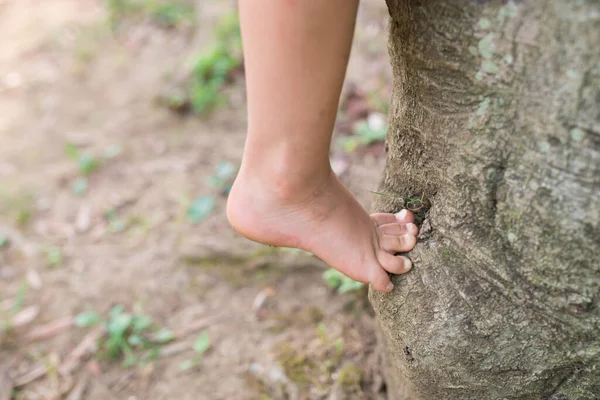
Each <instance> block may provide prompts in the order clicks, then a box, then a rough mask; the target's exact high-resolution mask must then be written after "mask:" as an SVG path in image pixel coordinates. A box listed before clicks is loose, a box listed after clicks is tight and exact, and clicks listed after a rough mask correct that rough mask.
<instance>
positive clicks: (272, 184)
mask: <svg viewBox="0 0 600 400" xmlns="http://www.w3.org/2000/svg"><path fill="white" fill-rule="evenodd" d="M285 181H286V178H285V177H282V179H281V180H277V179H276V178H274V179H269V180H264V179H262V180H261V179H258V178H257V177H256V176H255V175H252V174H247V173H244V171H243V170H242V171H241V172H240V175H239V176H238V179H237V180H236V182H235V184H234V186H233V188H232V191H231V194H230V196H229V201H228V204H227V215H228V218H229V221H230V222H231V225H232V226H233V227H234V228H235V229H236V230H237V231H238V232H239V233H241V234H242V235H244V236H246V237H247V238H249V239H251V240H254V241H256V242H260V243H264V244H268V245H273V246H284V247H296V248H300V249H303V250H306V251H309V252H311V253H313V254H315V255H316V256H318V257H319V258H321V259H322V260H323V261H325V262H326V263H328V264H329V265H330V266H332V267H334V268H336V269H337V270H339V271H341V272H343V273H344V274H346V275H347V276H349V277H350V278H352V279H355V280H357V281H360V282H365V283H371V285H372V286H373V288H374V289H375V290H378V291H380V292H389V291H391V290H392V289H393V287H394V286H393V284H392V283H391V281H390V278H389V276H388V272H390V273H393V274H402V273H405V272H407V271H408V270H409V269H410V267H411V262H410V260H409V259H408V258H406V257H402V256H394V254H395V253H398V252H406V251H409V250H411V249H412V248H413V247H414V245H415V243H416V235H417V234H418V229H417V227H416V225H415V224H414V223H413V222H414V216H413V215H412V213H411V212H410V211H406V210H403V211H401V212H400V213H398V214H395V215H394V214H373V215H371V216H369V215H368V214H367V212H366V211H365V210H364V209H363V208H362V206H361V205H360V204H359V203H358V202H357V201H356V199H355V198H354V196H352V194H351V193H350V192H349V191H348V190H347V189H346V188H345V187H344V186H343V185H342V183H341V182H340V181H339V180H338V178H337V177H336V176H335V174H334V173H332V172H331V171H329V172H327V173H325V174H324V175H323V177H322V178H320V179H316V180H312V182H313V183H312V184H309V185H306V184H303V185H301V186H296V188H294V187H292V186H293V185H291V184H290V185H288V184H286V183H285ZM281 182H284V183H281Z"/></svg>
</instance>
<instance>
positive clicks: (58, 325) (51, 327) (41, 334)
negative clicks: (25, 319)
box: [25, 316, 73, 342]
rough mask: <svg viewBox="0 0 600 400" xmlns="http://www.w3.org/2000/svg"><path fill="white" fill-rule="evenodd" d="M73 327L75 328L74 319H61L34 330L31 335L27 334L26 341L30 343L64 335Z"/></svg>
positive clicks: (69, 317)
mask: <svg viewBox="0 0 600 400" xmlns="http://www.w3.org/2000/svg"><path fill="white" fill-rule="evenodd" d="M71 326H73V317H71V316H68V317H64V318H60V319H57V320H56V321H52V322H50V323H48V324H46V325H42V326H38V327H37V328H34V329H32V330H31V331H30V332H29V333H27V335H25V340H27V341H28V342H35V341H38V340H46V339H49V338H51V337H52V336H56V335H58V334H59V333H62V332H63V331H65V330H67V329H68V328H70V327H71Z"/></svg>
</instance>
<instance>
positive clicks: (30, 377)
mask: <svg viewBox="0 0 600 400" xmlns="http://www.w3.org/2000/svg"><path fill="white" fill-rule="evenodd" d="M46 373H48V368H46V367H45V366H44V365H37V366H36V367H34V368H33V369H32V370H30V371H29V372H26V373H25V374H23V375H21V376H19V377H17V378H15V379H14V380H13V384H14V386H15V387H17V388H18V387H21V386H25V385H27V384H28V383H30V382H33V381H35V380H36V379H39V378H41V377H43V376H44V375H46Z"/></svg>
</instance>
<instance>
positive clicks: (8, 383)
mask: <svg viewBox="0 0 600 400" xmlns="http://www.w3.org/2000/svg"><path fill="white" fill-rule="evenodd" d="M12 391H13V382H12V379H10V376H9V375H8V371H6V370H5V369H4V368H3V367H0V400H10V398H11V397H12Z"/></svg>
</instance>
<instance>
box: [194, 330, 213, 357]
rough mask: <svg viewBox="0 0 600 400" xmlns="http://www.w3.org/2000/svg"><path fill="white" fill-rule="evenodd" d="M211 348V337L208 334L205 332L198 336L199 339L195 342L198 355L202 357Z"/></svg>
mask: <svg viewBox="0 0 600 400" xmlns="http://www.w3.org/2000/svg"><path fill="white" fill-rule="evenodd" d="M209 347H210V337H209V336H208V332H207V331H204V332H202V333H201V334H200V336H198V338H197V339H196V340H195V341H194V351H195V352H196V354H197V355H202V354H204V353H205V352H206V350H208V348H209Z"/></svg>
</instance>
